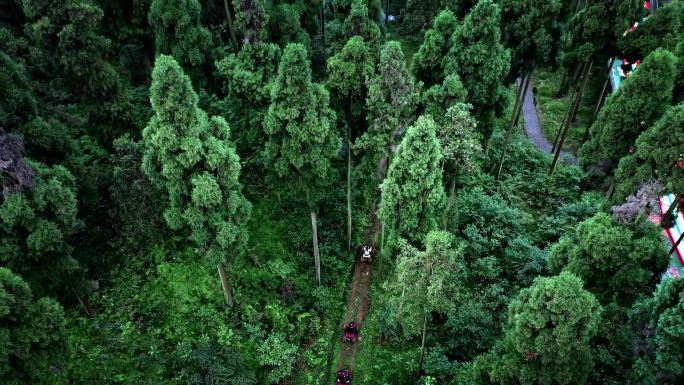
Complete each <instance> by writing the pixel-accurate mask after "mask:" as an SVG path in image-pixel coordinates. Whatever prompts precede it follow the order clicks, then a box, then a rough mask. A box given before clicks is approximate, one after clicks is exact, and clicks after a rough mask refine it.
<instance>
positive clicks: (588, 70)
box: [568, 59, 594, 126]
mask: <svg viewBox="0 0 684 385" xmlns="http://www.w3.org/2000/svg"><path fill="white" fill-rule="evenodd" d="M593 67H594V60H593V59H592V60H591V61H589V67H587V68H585V69H584V71H585V72H584V76H583V77H582V78H581V79H582V82H581V84H582V85H581V86H580V89H579V92H578V93H577V96H576V98H575V107H573V109H572V114H571V115H570V120H569V121H568V126H569V125H570V124H572V123H575V120H576V118H577V111H578V110H579V105H580V104H581V103H582V96H583V95H584V89H585V88H586V86H587V80H589V76H590V75H591V69H592V68H593Z"/></svg>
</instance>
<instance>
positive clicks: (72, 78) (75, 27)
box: [22, 0, 121, 102]
mask: <svg viewBox="0 0 684 385" xmlns="http://www.w3.org/2000/svg"><path fill="white" fill-rule="evenodd" d="M22 6H23V11H24V14H25V15H26V17H27V19H28V23H27V25H26V27H25V31H26V33H27V35H28V36H29V38H30V39H31V43H32V44H33V45H34V46H35V47H36V48H39V49H36V50H32V51H31V54H32V58H31V59H32V61H33V65H34V68H37V69H39V71H40V72H41V73H42V74H43V75H47V76H54V75H55V74H53V73H51V71H58V72H57V75H58V77H57V79H56V80H57V81H58V82H60V81H61V82H64V83H63V84H59V85H58V86H59V87H60V88H66V89H70V90H71V87H70V85H71V84H79V85H80V87H78V89H76V90H71V91H73V95H74V96H76V98H78V99H79V100H86V99H87V98H98V99H100V100H104V101H107V102H109V101H111V100H112V99H114V98H115V97H116V96H118V93H119V92H121V90H120V88H121V84H120V83H119V82H120V79H119V77H118V74H117V73H116V70H115V68H114V66H112V65H111V63H109V61H108V60H107V58H106V56H105V55H106V53H107V51H108V50H109V48H110V44H111V42H110V40H109V39H107V38H106V37H104V36H103V35H101V34H100V33H99V32H98V26H99V23H100V20H101V19H102V18H103V16H104V14H103V12H102V9H101V8H99V7H98V6H97V5H93V4H89V3H87V2H82V1H79V0H59V1H55V2H53V1H29V0H25V1H22Z"/></svg>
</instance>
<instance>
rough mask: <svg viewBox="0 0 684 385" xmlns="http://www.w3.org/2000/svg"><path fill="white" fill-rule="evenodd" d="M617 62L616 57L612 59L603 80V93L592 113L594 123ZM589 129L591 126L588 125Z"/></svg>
mask: <svg viewBox="0 0 684 385" xmlns="http://www.w3.org/2000/svg"><path fill="white" fill-rule="evenodd" d="M614 64H615V57H613V58H611V59H610V63H608V73H607V74H606V80H605V81H604V82H603V87H602V88H601V93H600V94H599V97H598V100H597V101H596V105H595V106H594V112H593V113H592V114H591V122H592V123H593V122H594V121H595V120H596V117H597V116H598V113H599V110H600V109H601V102H603V96H604V95H605V94H606V90H607V89H608V83H610V77H611V75H612V72H613V65H614ZM587 129H589V127H588V126H587Z"/></svg>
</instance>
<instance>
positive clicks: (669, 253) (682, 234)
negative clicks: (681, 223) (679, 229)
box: [667, 233, 684, 255]
mask: <svg viewBox="0 0 684 385" xmlns="http://www.w3.org/2000/svg"><path fill="white" fill-rule="evenodd" d="M682 239H684V233H681V234H680V235H679V238H678V239H677V242H675V243H674V244H673V245H672V248H671V249H670V251H669V252H668V253H667V255H672V253H674V252H675V250H677V248H678V247H679V244H680V243H682Z"/></svg>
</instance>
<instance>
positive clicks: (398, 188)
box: [378, 116, 445, 244]
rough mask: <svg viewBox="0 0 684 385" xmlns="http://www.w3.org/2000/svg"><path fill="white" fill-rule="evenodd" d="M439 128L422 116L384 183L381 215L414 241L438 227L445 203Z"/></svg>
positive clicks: (401, 147) (402, 235) (403, 145)
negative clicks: (439, 216)
mask: <svg viewBox="0 0 684 385" xmlns="http://www.w3.org/2000/svg"><path fill="white" fill-rule="evenodd" d="M436 131H437V127H436V125H435V122H434V120H432V117H430V116H421V117H420V118H418V120H417V121H416V123H415V124H413V125H412V126H411V127H409V129H408V131H407V132H406V136H405V137H404V139H402V141H401V144H400V145H399V148H398V149H397V154H396V157H395V159H394V160H393V161H392V164H391V165H390V168H389V172H388V173H387V178H385V180H384V182H383V183H382V190H381V191H382V197H381V200H380V208H379V210H378V216H379V217H380V219H382V221H383V222H384V223H385V224H387V225H388V226H389V228H390V229H392V230H393V231H394V232H395V234H396V235H397V236H399V237H402V238H405V239H407V240H409V241H411V242H413V243H414V244H419V243H420V242H421V241H423V239H424V237H425V235H426V234H427V233H428V232H430V231H432V230H436V229H437V225H438V218H437V215H438V212H439V210H440V209H441V208H442V207H443V204H444V198H445V196H444V186H443V185H442V168H441V163H440V162H441V161H442V153H441V150H440V144H439V140H438V139H437V132H436Z"/></svg>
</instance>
